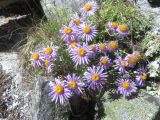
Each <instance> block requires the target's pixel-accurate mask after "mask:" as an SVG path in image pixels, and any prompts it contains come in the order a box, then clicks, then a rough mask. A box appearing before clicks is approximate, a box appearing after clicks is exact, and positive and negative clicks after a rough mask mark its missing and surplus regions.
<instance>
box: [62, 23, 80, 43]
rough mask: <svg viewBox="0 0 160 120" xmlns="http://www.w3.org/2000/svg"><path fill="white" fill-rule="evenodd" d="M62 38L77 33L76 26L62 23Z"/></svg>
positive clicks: (67, 37)
mask: <svg viewBox="0 0 160 120" xmlns="http://www.w3.org/2000/svg"><path fill="white" fill-rule="evenodd" d="M60 32H61V34H62V38H63V39H64V40H68V39H70V37H71V36H74V35H75V34H77V28H76V27H75V25H73V24H69V25H68V26H66V25H64V26H63V27H62V28H61V30H60Z"/></svg>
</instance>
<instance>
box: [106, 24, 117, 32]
mask: <svg viewBox="0 0 160 120" xmlns="http://www.w3.org/2000/svg"><path fill="white" fill-rule="evenodd" d="M107 26H108V27H109V29H110V30H112V31H113V32H116V30H117V28H118V23H117V22H109V23H108V25H107Z"/></svg>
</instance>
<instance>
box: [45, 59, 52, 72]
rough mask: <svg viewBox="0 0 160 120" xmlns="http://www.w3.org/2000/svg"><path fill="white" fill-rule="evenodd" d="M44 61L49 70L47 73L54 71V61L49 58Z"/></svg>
mask: <svg viewBox="0 0 160 120" xmlns="http://www.w3.org/2000/svg"><path fill="white" fill-rule="evenodd" d="M43 63H44V67H45V69H46V70H47V73H51V72H52V66H53V64H52V62H51V61H50V60H48V59H44V60H43Z"/></svg>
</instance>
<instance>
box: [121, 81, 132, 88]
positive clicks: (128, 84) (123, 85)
mask: <svg viewBox="0 0 160 120" xmlns="http://www.w3.org/2000/svg"><path fill="white" fill-rule="evenodd" d="M122 87H123V88H124V89H129V88H130V83H129V82H127V81H125V82H123V83H122Z"/></svg>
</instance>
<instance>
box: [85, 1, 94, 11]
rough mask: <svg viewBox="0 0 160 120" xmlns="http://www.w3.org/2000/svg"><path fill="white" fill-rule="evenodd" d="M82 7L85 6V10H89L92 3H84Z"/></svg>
mask: <svg viewBox="0 0 160 120" xmlns="http://www.w3.org/2000/svg"><path fill="white" fill-rule="evenodd" d="M84 8H85V10H86V11H90V10H91V9H92V5H91V4H89V3H87V4H85V5H84Z"/></svg>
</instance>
